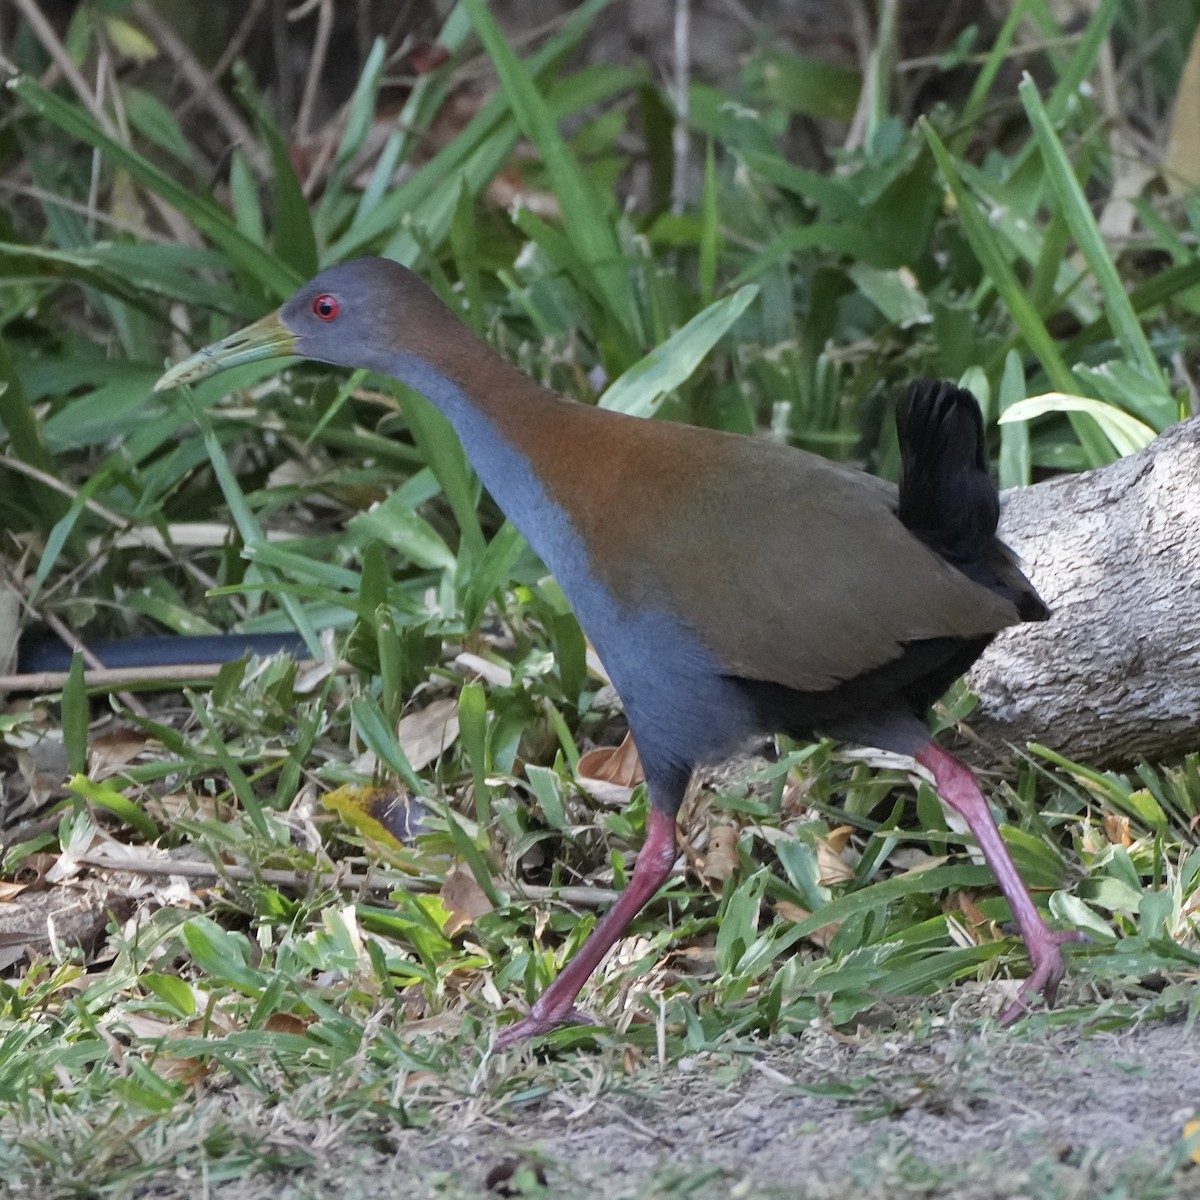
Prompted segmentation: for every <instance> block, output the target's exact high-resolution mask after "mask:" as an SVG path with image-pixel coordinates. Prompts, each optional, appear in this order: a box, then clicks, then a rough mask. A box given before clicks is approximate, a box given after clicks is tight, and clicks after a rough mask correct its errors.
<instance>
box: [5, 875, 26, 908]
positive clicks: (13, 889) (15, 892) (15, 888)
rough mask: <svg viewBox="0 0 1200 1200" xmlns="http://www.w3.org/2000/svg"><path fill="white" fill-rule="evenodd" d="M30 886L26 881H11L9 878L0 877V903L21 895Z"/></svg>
mask: <svg viewBox="0 0 1200 1200" xmlns="http://www.w3.org/2000/svg"><path fill="white" fill-rule="evenodd" d="M28 886H29V885H28V884H25V883H9V882H8V880H7V879H0V904H3V903H5V902H6V901H8V900H11V899H12V898H13V897H14V896H19V895H20V894H21V893H22V892H23V891H24V890H25V889H26V887H28Z"/></svg>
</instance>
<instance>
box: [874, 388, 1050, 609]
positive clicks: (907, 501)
mask: <svg viewBox="0 0 1200 1200" xmlns="http://www.w3.org/2000/svg"><path fill="white" fill-rule="evenodd" d="M896 430H897V433H898V434H899V436H900V503H899V505H898V507H897V510H896V515H897V516H898V517H899V518H900V520H901V521H902V522H903V523H904V524H905V525H906V526H907V527H908V528H909V529H911V530H912V532H913V533H914V534H916V536H917V537H919V538H920V539H921V540H922V541H923V542H924V543H925V544H926V545H927V546H929V547H930V549H932V550H936V551H937V553H938V554H940V555H941V556H942V557H943V558H945V559H946V560H947V561H948V562H951V563H953V564H954V565H955V566H956V567H957V568H958V569H959V570H960V571H962V572H963V574H964V575H967V576H969V577H970V578H971V579H974V580H975V582H976V583H981V584H983V586H984V587H988V588H991V589H992V590H993V591H996V592H999V593H1000V594H1002V595H1004V596H1007V597H1008V598H1010V599H1011V600H1012V601H1013V603H1014V604H1015V605H1016V607H1017V611H1018V613H1019V614H1020V616H1021V617H1022V618H1023V619H1024V620H1026V621H1042V620H1045V618H1046V617H1047V616H1048V615H1049V610H1048V609H1047V608H1046V606H1045V605H1044V604H1043V603H1042V601H1041V599H1040V597H1039V596H1038V594H1037V592H1036V591H1034V588H1033V585H1032V584H1030V582H1029V581H1028V580H1027V579H1026V578H1025V576H1024V575H1023V574H1022V573H1021V571H1020V569H1019V568H1018V567H1017V565H1016V563H1015V562H1014V560H1013V558H1012V555H1011V554H1010V552H1009V551H1008V549H1007V547H1005V546H1004V545H1003V544H1002V543H1001V542H999V541H998V540H997V539H996V526H997V524H998V523H999V520H1000V497H999V494H998V493H997V491H996V485H995V484H994V483H993V482H992V477H991V476H990V475H989V474H988V467H987V447H986V444H985V442H984V437H983V414H982V413H981V412H980V411H979V401H977V400H976V399H975V397H974V396H972V395H971V393H970V392H968V391H967V390H966V389H965V388H960V387H955V386H954V384H952V383H947V382H946V381H945V380H935V379H918V380H917V381H916V382H915V383H913V384H912V385H911V386H910V387H909V389H908V395H907V396H906V397H905V398H904V403H903V404H901V405H900V407H899V409H898V410H897V412H896Z"/></svg>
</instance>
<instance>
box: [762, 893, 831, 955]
mask: <svg viewBox="0 0 1200 1200" xmlns="http://www.w3.org/2000/svg"><path fill="white" fill-rule="evenodd" d="M775 913H776V915H777V916H780V917H782V918H783V919H784V920H785V921H790V922H791V923H792V924H793V925H799V924H800V923H801V922H802V921H807V920H808V918H809V917H811V916H812V913H810V912H809V911H808V909H807V908H801V907H800V905H799V904H793V903H792V902H791V901H790V900H777V901H776V902H775ZM841 927H842V923H841V921H832V922H830V923H829V924H828V925H822V926H821V928H820V929H814V930H813V931H812V933H810V934H809V935H808V940H809V941H810V942H812V944H813V945H814V946H819V947H820V948H821V949H822V950H828V949H829V943H830V942H831V941H833V939H834V936H835V935H836V934H837V931H838V930H839V929H841Z"/></svg>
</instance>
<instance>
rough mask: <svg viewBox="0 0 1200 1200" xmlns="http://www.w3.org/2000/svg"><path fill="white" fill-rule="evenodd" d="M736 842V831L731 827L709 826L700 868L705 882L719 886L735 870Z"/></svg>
mask: <svg viewBox="0 0 1200 1200" xmlns="http://www.w3.org/2000/svg"><path fill="white" fill-rule="evenodd" d="M737 842H738V835H737V830H736V829H734V827H733V826H732V825H711V826H709V830H708V853H707V854H705V856H704V861H703V862H702V864H701V866H700V874H701V875H702V876H703V877H704V879H705V880H706V881H708V882H709V883H716V884H718V885H719V884H721V883H723V882H724V881H725V880H726V879H728V878H729V877H730V875H732V874H733V873H734V871H736V870H737Z"/></svg>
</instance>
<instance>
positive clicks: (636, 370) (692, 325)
mask: <svg viewBox="0 0 1200 1200" xmlns="http://www.w3.org/2000/svg"><path fill="white" fill-rule="evenodd" d="M757 295H758V285H757V284H753V283H748V284H746V285H744V286H743V287H740V288H738V290H737V291H736V292H734V293H733V295H732V296H725V297H723V298H722V299H720V300H718V301H716V302H715V303H714V304H710V305H709V306H708V307H707V308H706V309H704V311H703V312H699V313H697V314H696V315H695V316H694V317H693V318H692V319H691V320H690V321H689V322H688V323H687V324H686V325H685V326H684V327H683V328H682V329H680V330H678V331H677V332H676V333H674V334H672V335H671V337H669V338H668V339H667V340H666V341H665V342H663V343H662V344H661V345H660V346H656V347H655V348H654V349H653V350H651V351H650V353H649V354H647V355H646V357H645V358H643V359H642V360H641V362H639V363H635V364H634V365H633V366H632V367H630V368H629V370H628V371H626V372H625V373H624V374H623V375H622V376H621V377H620V378H619V379H617V380H615V381H614V382H613V384H612V385H611V386H610V387H609V388H608V390H607V391H606V392H605V393H604V395H603V396H601V397H600V407H601V408H611V409H612V410H613V411H614V412H623V413H628V414H629V415H630V416H635V417H648V416H652V415H653V414H654V412H655V410H656V409H657V407H658V405H659V403H660V401H661V400H662V399H663V397H664V396H666V395H667V394H668V393H669V392H672V391H674V390H675V389H676V388H677V387H679V386H680V385H681V384H682V383H684V382H685V381H686V380H687V379H689V378H690V377H691V375H692V373H693V372H694V371H695V370H696V368H697V367H698V366H699V365H700V363H701V362H702V361H703V360H704V357H705V355H706V354H708V352H709V351H710V350H711V349H712V348H713V346H715V345H716V344H717V342H718V341H720V339H721V338H722V337H724V336H725V334H726V333H728V332H729V330H730V328H732V326H733V324H734V322H735V321H736V320H737V319H738V317H740V316H741V315H742V313H744V312H745V311H746V309H747V308H748V307H749V305H750V303H751V301H753V300H754V298H755V297H756V296H757Z"/></svg>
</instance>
